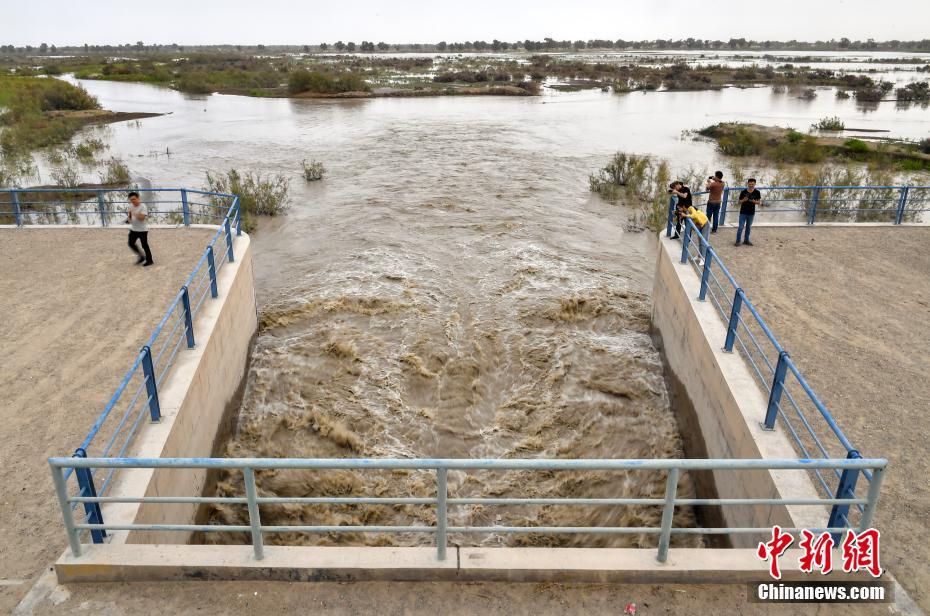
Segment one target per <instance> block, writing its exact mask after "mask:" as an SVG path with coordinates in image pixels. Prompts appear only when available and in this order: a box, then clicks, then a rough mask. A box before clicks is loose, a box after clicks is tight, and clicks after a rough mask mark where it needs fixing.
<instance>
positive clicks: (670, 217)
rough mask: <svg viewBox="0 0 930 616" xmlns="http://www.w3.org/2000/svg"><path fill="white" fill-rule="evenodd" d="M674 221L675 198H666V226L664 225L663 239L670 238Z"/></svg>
mask: <svg viewBox="0 0 930 616" xmlns="http://www.w3.org/2000/svg"><path fill="white" fill-rule="evenodd" d="M674 220H675V197H669V198H668V224H666V225H665V237H671V235H672V224H673V222H674Z"/></svg>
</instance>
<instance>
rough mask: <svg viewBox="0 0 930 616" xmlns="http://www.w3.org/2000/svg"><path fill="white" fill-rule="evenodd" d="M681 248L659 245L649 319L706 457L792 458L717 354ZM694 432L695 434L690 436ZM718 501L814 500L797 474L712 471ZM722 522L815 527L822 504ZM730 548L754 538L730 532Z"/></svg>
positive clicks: (711, 314) (744, 512)
mask: <svg viewBox="0 0 930 616" xmlns="http://www.w3.org/2000/svg"><path fill="white" fill-rule="evenodd" d="M680 255H681V245H680V244H679V243H678V242H677V241H674V240H670V239H668V238H664V237H663V238H662V239H661V240H660V242H659V249H658V263H657V264H656V274H655V283H654V288H653V296H652V301H653V306H652V323H653V327H654V329H655V331H656V333H657V334H658V335H659V337H660V338H661V344H662V346H663V349H664V353H665V359H666V361H667V362H668V366H669V368H670V369H671V371H672V372H673V373H674V378H676V379H677V380H678V381H680V382H681V384H682V386H683V389H684V391H685V392H686V394H687V396H688V397H689V399H690V402H691V405H692V406H693V408H694V415H695V417H696V420H697V421H696V423H697V429H698V430H699V432H700V434H698V435H696V436H697V437H699V438H700V437H702V438H703V440H704V444H705V446H706V450H707V456H708V457H709V458H770V459H774V458H792V459H795V458H797V457H798V455H797V453H796V452H795V451H794V448H793V447H792V445H791V443H790V442H789V440H788V438H787V437H786V436H785V435H784V434H783V433H782V432H781V429H780V427H779V426H776V429H775V430H774V431H766V430H763V429H762V428H761V426H760V422H761V421H762V420H763V419H764V418H765V410H766V406H767V403H768V398H767V397H766V396H765V395H764V393H763V391H762V390H761V389H760V387H759V385H758V384H757V382H756V380H755V379H754V378H753V376H752V374H751V373H750V370H749V368H748V366H747V365H746V363H745V361H744V360H743V359H742V358H741V357H740V355H739V354H738V353H726V352H724V351H723V342H724V340H725V338H726V327H725V325H724V323H723V320H722V319H721V317H720V314H719V312H717V309H716V307H715V306H714V305H713V303H712V302H711V301H709V300H708V301H705V302H701V301H698V300H697V296H698V292H699V291H700V278H699V277H698V276H697V275H696V273H695V272H694V270H693V269H692V267H691V266H690V265H687V264H682V263H680V262H679V261H680ZM690 436H692V437H693V436H695V435H690ZM713 480H714V484H715V485H716V489H717V493H718V495H719V497H720V498H817V497H818V493H817V492H816V490H815V489H814V486H813V484H812V482H811V481H810V479H809V477H808V475H807V474H806V473H805V472H804V471H714V472H713ZM721 513H722V515H723V518H724V520H725V521H726V523H727V526H732V527H766V526H772V525H774V524H778V525H780V526H787V527H807V528H812V527H821V526H824V525H825V523H826V519H827V508H826V507H823V506H790V507H786V506H769V505H764V506H748V505H742V506H741V505H730V506H723V507H721ZM731 539H732V542H733V545H734V547H737V548H741V547H753V546H754V545H756V544H757V543H758V538H757V537H754V536H751V535H740V534H734V535H732V536H731Z"/></svg>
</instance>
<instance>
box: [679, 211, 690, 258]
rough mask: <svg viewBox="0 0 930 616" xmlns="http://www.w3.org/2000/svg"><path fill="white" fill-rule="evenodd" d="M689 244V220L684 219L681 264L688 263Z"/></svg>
mask: <svg viewBox="0 0 930 616" xmlns="http://www.w3.org/2000/svg"><path fill="white" fill-rule="evenodd" d="M690 242H691V219H690V218H685V234H684V235H683V236H682V237H681V262H682V263H687V262H688V244H689V243H690Z"/></svg>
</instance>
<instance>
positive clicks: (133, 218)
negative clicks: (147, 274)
mask: <svg viewBox="0 0 930 616" xmlns="http://www.w3.org/2000/svg"><path fill="white" fill-rule="evenodd" d="M148 217H149V210H148V208H147V207H146V206H145V204H144V203H142V201H141V200H140V199H139V193H137V192H135V191H133V192H131V193H129V211H128V212H127V217H126V222H128V223H129V248H131V249H132V251H133V252H134V253H136V255H138V257H139V260H138V261H136V265H138V264H140V263H141V264H142V265H143V267H148V266H149V265H154V264H155V261H153V260H152V251H151V250H150V249H149V222H148ZM140 241H141V243H142V250H139V247H138V246H137V245H136V242H140Z"/></svg>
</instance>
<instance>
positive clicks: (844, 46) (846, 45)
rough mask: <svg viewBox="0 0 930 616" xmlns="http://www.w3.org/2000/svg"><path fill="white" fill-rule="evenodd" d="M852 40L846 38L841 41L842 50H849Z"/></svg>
mask: <svg viewBox="0 0 930 616" xmlns="http://www.w3.org/2000/svg"><path fill="white" fill-rule="evenodd" d="M849 43H850V40H849V39H848V38H846V37H845V36H844V37H843V38H841V39H840V49H848V48H849Z"/></svg>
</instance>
